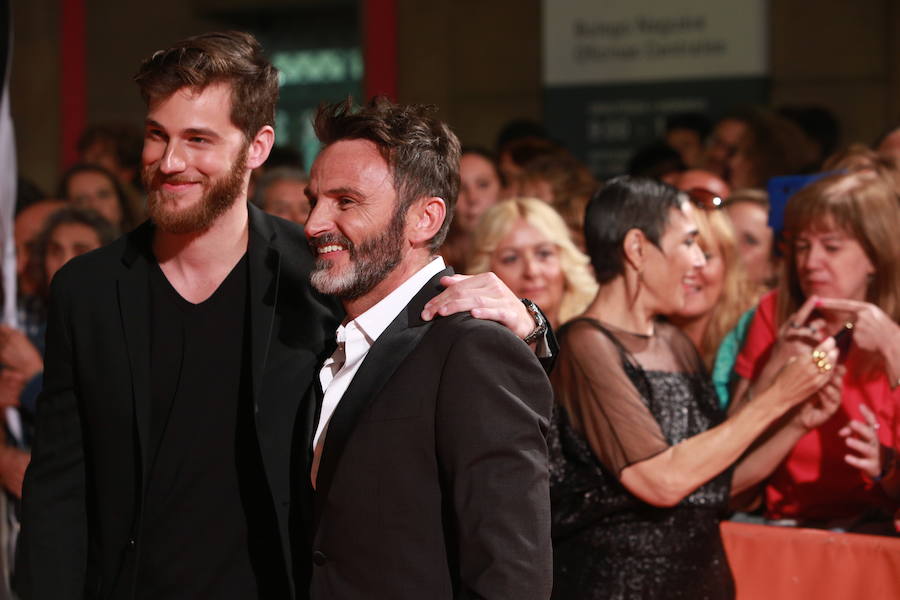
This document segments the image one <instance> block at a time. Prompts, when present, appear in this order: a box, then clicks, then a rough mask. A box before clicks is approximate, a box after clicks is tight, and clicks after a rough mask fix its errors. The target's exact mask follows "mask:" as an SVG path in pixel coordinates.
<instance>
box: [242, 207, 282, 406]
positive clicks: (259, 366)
mask: <svg viewBox="0 0 900 600" xmlns="http://www.w3.org/2000/svg"><path fill="white" fill-rule="evenodd" d="M249 209H250V240H249V242H248V247H247V259H248V264H249V267H250V275H249V276H250V297H249V299H248V300H249V303H250V304H249V305H250V335H251V338H252V339H251V341H250V364H251V367H250V369H251V371H250V372H251V377H252V379H251V381H252V385H253V402H254V405H257V404H258V403H259V402H260V400H261V397H260V385H261V384H262V376H263V371H264V368H265V364H266V358H267V357H268V353H269V342H270V341H271V337H272V327H273V324H274V322H275V305H276V302H275V300H276V298H278V284H279V273H280V270H281V269H280V263H281V253H280V252H278V250H277V249H276V248H275V246H274V245H273V244H272V241H273V239H274V232H273V231H272V230H271V228H270V227H268V223H267V222H266V220H265V219H263V218H262V215H261V213H259V209H257V208H256V207H255V206H252V205H251V206H250V207H249Z"/></svg>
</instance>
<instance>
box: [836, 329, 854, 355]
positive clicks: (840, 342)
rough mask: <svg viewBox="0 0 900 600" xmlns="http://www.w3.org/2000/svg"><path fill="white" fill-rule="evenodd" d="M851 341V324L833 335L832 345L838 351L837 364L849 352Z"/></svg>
mask: <svg viewBox="0 0 900 600" xmlns="http://www.w3.org/2000/svg"><path fill="white" fill-rule="evenodd" d="M852 341H853V324H851V323H848V324H847V325H844V326H843V327H842V328H841V330H840V331H838V332H837V333H836V334H834V343H835V345H836V346H837V349H838V362H839V363H842V362H844V360H846V358H847V353H848V352H849V351H850V342H852Z"/></svg>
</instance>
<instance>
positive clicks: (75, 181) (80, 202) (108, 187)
mask: <svg viewBox="0 0 900 600" xmlns="http://www.w3.org/2000/svg"><path fill="white" fill-rule="evenodd" d="M66 194H67V195H68V198H69V200H70V201H71V202H72V203H73V204H74V205H75V206H80V207H82V208H89V209H91V210H94V211H97V212H98V213H100V215H101V216H102V217H103V218H104V219H106V220H107V221H109V222H110V223H112V224H113V225H115V226H116V227H118V226H119V225H120V224H121V222H122V207H121V206H120V205H119V198H118V196H117V195H116V187H115V184H114V183H113V182H112V181H111V180H110V179H109V177H107V176H106V175H104V174H103V173H99V172H97V171H84V172H81V173H76V174H75V175H73V176H72V177H71V178H70V179H69V188H68V189H67V190H66Z"/></svg>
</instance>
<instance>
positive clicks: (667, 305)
mask: <svg viewBox="0 0 900 600" xmlns="http://www.w3.org/2000/svg"><path fill="white" fill-rule="evenodd" d="M697 236H698V232H697V225H696V223H695V222H694V216H693V207H692V206H691V205H690V203H689V202H685V203H684V204H682V206H681V209H680V210H679V209H675V208H673V209H671V210H670V211H669V222H668V224H667V225H666V229H665V231H664V232H663V234H662V236H661V237H660V240H659V248H657V247H656V246H654V245H652V244H647V245H646V261H645V263H644V270H643V273H642V274H641V279H642V281H643V283H644V285H645V287H646V291H647V293H648V295H649V301H650V307H651V309H652V310H653V313H654V314H659V315H670V314H673V313H676V312H678V311H680V310H683V309H684V305H685V297H686V296H687V292H688V290H692V289H694V288H695V287H696V280H697V272H698V271H699V269H701V268H703V266H704V265H705V264H706V261H705V259H704V257H703V251H702V250H701V249H700V245H699V244H698V243H697Z"/></svg>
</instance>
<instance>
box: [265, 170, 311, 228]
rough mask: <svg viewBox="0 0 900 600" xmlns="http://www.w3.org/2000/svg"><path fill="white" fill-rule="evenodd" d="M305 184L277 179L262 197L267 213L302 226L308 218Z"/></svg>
mask: <svg viewBox="0 0 900 600" xmlns="http://www.w3.org/2000/svg"><path fill="white" fill-rule="evenodd" d="M305 188H306V183H305V182H302V181H297V180H295V179H279V180H277V181H274V182H272V183H271V184H269V187H267V188H266V193H265V195H264V197H263V210H265V211H266V212H267V213H269V214H272V215H275V216H276V217H281V218H282V219H287V220H288V221H293V222H294V223H299V224H300V225H303V224H304V223H306V219H307V218H309V200H308V199H307V198H306V192H304V189H305Z"/></svg>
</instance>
